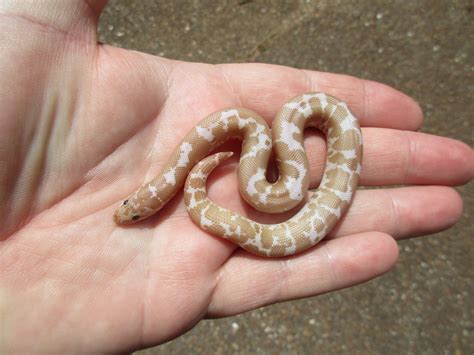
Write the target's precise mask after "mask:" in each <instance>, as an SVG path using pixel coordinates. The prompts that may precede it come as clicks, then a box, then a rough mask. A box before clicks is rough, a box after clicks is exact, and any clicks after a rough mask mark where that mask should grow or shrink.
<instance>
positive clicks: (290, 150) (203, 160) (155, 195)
mask: <svg viewBox="0 0 474 355" xmlns="http://www.w3.org/2000/svg"><path fill="white" fill-rule="evenodd" d="M306 127H316V128H318V129H320V130H321V131H323V132H324V133H325V135H326V140H327V158H326V167H325V170H324V175H323V178H322V180H321V183H320V186H319V187H318V189H317V190H316V191H315V193H314V194H313V195H312V196H311V198H310V199H308V200H307V201H306V203H305V205H304V206H303V207H302V208H301V209H300V210H299V212H298V213H297V214H296V215H294V216H293V217H292V218H290V219H289V220H287V221H286V222H283V223H279V224H261V223H257V222H254V221H252V220H249V219H248V218H245V217H243V216H241V215H239V214H237V213H234V212H232V211H229V210H227V209H224V208H221V207H219V206H217V205H216V204H214V203H213V202H212V201H210V200H209V199H208V197H207V193H206V180H207V177H208V175H209V174H210V173H211V171H212V170H213V169H214V168H215V167H216V166H217V165H219V164H220V163H221V162H222V161H223V160H225V159H227V158H228V157H229V156H230V155H232V153H228V152H224V153H216V154H214V155H211V156H208V155H209V154H210V153H211V152H212V151H213V150H214V149H215V148H216V147H217V146H219V145H220V144H222V143H223V142H224V141H226V140H227V139H229V138H232V137H240V138H241V139H242V141H243V142H242V153H241V156H240V162H239V170H238V180H239V188H240V192H241V194H242V196H243V197H244V199H245V200H246V201H247V202H248V203H249V204H251V205H252V206H253V207H255V208H256V209H258V210H260V211H264V212H269V213H278V212H283V211H288V210H290V209H291V208H293V207H295V206H297V205H298V204H299V203H300V202H301V201H302V200H303V198H304V197H305V196H306V193H307V190H308V188H309V163H308V159H307V157H306V152H305V149H304V146H303V131H304V129H305V128H306ZM272 151H273V154H274V157H275V159H276V162H277V164H278V170H279V177H278V180H277V181H276V182H274V183H270V182H268V181H267V178H266V172H267V167H268V163H269V159H270V156H271V154H272ZM361 163H362V133H361V130H360V127H359V124H358V121H357V119H356V118H355V117H354V115H353V114H352V113H351V111H350V110H349V108H348V107H347V105H346V104H345V103H343V102H341V101H340V100H338V99H337V98H335V97H333V96H330V95H327V94H324V93H305V94H302V95H299V96H297V97H295V98H293V99H292V100H291V101H289V102H288V103H286V104H285V105H284V106H283V108H282V109H281V110H280V112H279V113H278V115H277V116H276V118H275V119H274V121H273V123H272V129H271V132H270V129H269V127H268V125H267V123H266V122H265V121H264V119H263V118H261V117H260V116H259V115H258V114H256V113H255V112H252V111H250V110H247V109H243V108H229V109H224V110H221V111H218V112H215V113H212V114H210V115H209V116H207V117H206V118H204V119H203V120H202V121H201V122H199V124H198V125H197V126H195V127H194V128H193V129H192V130H191V131H190V132H189V133H188V134H187V135H186V136H185V137H184V139H183V140H182V141H181V143H180V145H179V146H178V147H177V149H176V150H175V152H174V154H173V155H172V157H171V158H170V159H169V161H168V163H167V164H166V166H165V168H164V169H163V171H162V172H161V173H160V174H159V175H158V176H156V177H155V178H154V179H153V180H152V181H150V182H149V183H148V184H145V185H144V186H142V187H141V188H140V189H139V190H138V191H136V192H135V193H133V194H132V195H131V196H130V197H128V198H127V199H126V200H125V201H123V203H122V204H121V206H120V207H119V208H118V209H117V211H116V212H115V214H114V220H115V221H116V223H118V224H129V223H133V222H136V221H139V220H142V219H144V218H147V217H148V216H150V215H152V214H154V213H156V212H157V211H159V210H160V209H161V208H162V207H163V206H164V205H165V204H166V203H167V202H168V201H169V200H170V199H171V198H172V197H173V196H174V195H175V194H176V193H177V192H178V191H179V190H180V189H181V188H182V186H183V185H185V187H184V201H185V204H186V208H187V210H188V212H189V214H190V216H191V218H192V220H193V221H194V222H195V223H196V224H197V225H199V226H200V227H201V228H202V229H204V230H206V231H208V232H210V233H211V234H213V235H216V236H219V237H223V238H225V239H228V240H230V241H232V242H234V243H236V244H238V245H239V246H240V247H242V248H244V249H246V250H248V251H249V252H251V253H254V254H257V255H261V256H266V257H280V256H286V255H292V254H296V253H299V252H302V251H303V250H306V249H308V248H310V247H311V246H313V245H315V244H316V243H318V242H319V241H320V240H321V239H323V238H324V237H325V236H326V235H327V234H328V233H329V231H330V230H331V229H332V228H333V227H334V225H335V224H336V222H337V221H338V220H339V218H340V217H341V215H342V214H343V213H344V212H345V210H346V209H347V207H348V206H349V204H350V202H351V200H352V195H353V193H354V190H355V189H356V188H357V184H358V182H359V176H360V172H361Z"/></svg>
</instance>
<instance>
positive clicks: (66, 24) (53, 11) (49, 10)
mask: <svg viewBox="0 0 474 355" xmlns="http://www.w3.org/2000/svg"><path fill="white" fill-rule="evenodd" d="M106 4H107V0H67V1H63V0H42V1H36V0H23V1H17V0H3V1H1V2H0V19H1V18H2V19H1V20H0V26H1V24H2V23H3V24H5V23H6V22H7V23H8V22H10V21H8V20H12V21H14V22H16V26H8V27H7V28H3V29H2V30H3V31H2V32H3V33H4V34H5V32H7V33H8V32H10V33H11V36H13V37H15V38H17V39H22V40H23V39H25V37H26V38H30V40H35V38H37V37H38V36H44V35H48V34H58V33H59V34H62V35H65V36H66V37H68V38H69V39H71V38H73V39H74V38H75V39H77V38H81V39H82V40H84V39H85V40H90V41H94V42H95V41H96V38H97V35H96V33H97V25H98V22H99V17H100V14H101V12H102V10H103V9H104V7H105V5H106ZM1 27H3V26H1ZM22 28H25V29H27V30H25V31H21V29H22ZM19 37H20V38H19Z"/></svg>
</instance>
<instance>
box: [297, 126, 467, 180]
mask: <svg viewBox="0 0 474 355" xmlns="http://www.w3.org/2000/svg"><path fill="white" fill-rule="evenodd" d="M363 136H364V158H363V163H362V176H361V182H360V183H361V185H368V186H375V185H407V184H410V185H411V184H417V185H451V186H454V185H462V184H465V183H467V182H468V181H469V180H470V179H472V178H473V176H474V150H472V149H471V147H469V146H468V145H466V144H464V143H462V142H459V141H456V140H454V139H450V138H445V137H439V136H433V135H430V134H423V133H415V132H410V131H400V130H393V129H383V128H365V129H363ZM305 148H306V153H307V155H308V159H309V162H310V167H311V171H310V175H311V187H312V188H314V187H317V185H318V184H319V182H320V181H321V177H322V174H323V171H324V164H325V160H326V147H325V143H324V138H323V137H322V136H321V134H318V133H317V132H315V131H310V132H309V133H308V134H307V135H306V139H305Z"/></svg>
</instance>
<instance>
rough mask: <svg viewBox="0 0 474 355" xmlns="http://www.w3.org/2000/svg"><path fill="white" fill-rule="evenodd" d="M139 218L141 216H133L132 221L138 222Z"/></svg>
mask: <svg viewBox="0 0 474 355" xmlns="http://www.w3.org/2000/svg"><path fill="white" fill-rule="evenodd" d="M139 218H140V216H139V215H137V214H136V215H133V216H132V221H136V220H137V219H139Z"/></svg>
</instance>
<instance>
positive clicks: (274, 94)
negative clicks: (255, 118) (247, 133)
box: [219, 63, 423, 130]
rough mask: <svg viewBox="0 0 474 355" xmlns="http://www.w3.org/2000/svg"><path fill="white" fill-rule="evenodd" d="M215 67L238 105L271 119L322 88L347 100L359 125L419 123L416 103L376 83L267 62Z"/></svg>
mask: <svg viewBox="0 0 474 355" xmlns="http://www.w3.org/2000/svg"><path fill="white" fill-rule="evenodd" d="M219 68H220V69H221V71H222V74H223V75H224V76H225V78H226V80H227V82H228V84H229V92H230V94H231V95H233V96H234V99H235V100H236V102H238V104H239V106H242V107H246V108H249V109H251V110H254V111H256V112H258V113H259V114H261V115H262V116H264V117H266V118H270V119H273V117H274V116H275V115H276V114H277V112H278V110H279V109H280V108H281V106H282V105H283V104H284V103H285V102H287V101H288V100H289V99H290V98H292V97H294V96H296V95H299V94H301V93H304V92H308V91H320V92H325V93H328V94H331V95H334V96H336V97H337V98H339V99H341V100H343V101H345V102H346V103H347V104H348V105H349V107H350V108H351V110H352V111H353V113H354V114H355V116H356V117H357V118H358V119H359V122H360V124H361V126H365V127H384V128H394V129H403V130H417V129H418V128H419V127H420V126H421V124H422V121H423V114H422V111H421V108H420V106H419V105H418V104H417V103H416V101H414V100H413V99H412V98H410V97H409V96H407V95H405V94H403V93H402V92H400V91H398V90H395V89H393V88H391V87H389V86H387V85H384V84H381V83H377V82H374V81H369V80H363V79H359V78H356V77H353V76H348V75H341V74H332V73H323V72H317V71H311V70H301V69H295V68H290V67H285V66H278V65H271V64H255V63H253V64H222V65H219Z"/></svg>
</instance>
